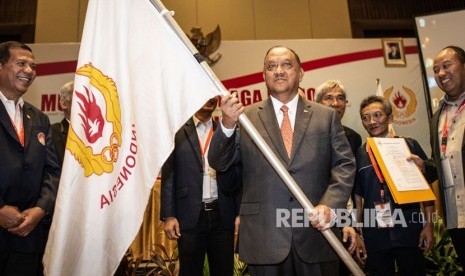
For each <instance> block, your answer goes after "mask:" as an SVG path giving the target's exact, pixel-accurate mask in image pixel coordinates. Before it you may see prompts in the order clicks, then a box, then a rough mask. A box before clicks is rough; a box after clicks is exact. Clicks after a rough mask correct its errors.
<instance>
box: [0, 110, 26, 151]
mask: <svg viewBox="0 0 465 276" xmlns="http://www.w3.org/2000/svg"><path fill="white" fill-rule="evenodd" d="M0 123H1V124H2V126H3V128H5V130H6V132H7V133H8V134H9V135H10V136H11V137H13V138H14V139H15V140H16V141H18V143H21V142H20V141H19V138H18V135H17V134H16V131H15V129H14V127H13V123H12V122H11V118H10V115H8V112H7V111H6V108H5V106H4V105H3V103H1V104H0Z"/></svg>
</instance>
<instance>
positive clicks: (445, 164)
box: [441, 157, 454, 188]
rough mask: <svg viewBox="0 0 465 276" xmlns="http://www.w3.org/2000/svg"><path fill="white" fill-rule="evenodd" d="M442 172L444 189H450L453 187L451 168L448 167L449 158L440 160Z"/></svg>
mask: <svg viewBox="0 0 465 276" xmlns="http://www.w3.org/2000/svg"><path fill="white" fill-rule="evenodd" d="M441 166H442V171H443V173H444V180H445V181H444V182H445V183H443V185H444V188H450V187H453V186H454V179H453V177H452V168H451V167H450V162H449V158H447V157H446V158H443V159H441Z"/></svg>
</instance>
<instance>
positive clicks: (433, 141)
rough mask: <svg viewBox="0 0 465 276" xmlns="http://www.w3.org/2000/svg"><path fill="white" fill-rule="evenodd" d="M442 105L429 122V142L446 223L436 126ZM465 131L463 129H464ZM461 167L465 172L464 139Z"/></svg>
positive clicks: (442, 177)
mask: <svg viewBox="0 0 465 276" xmlns="http://www.w3.org/2000/svg"><path fill="white" fill-rule="evenodd" d="M441 111H442V106H440V107H439V108H438V110H437V111H436V112H435V113H434V115H433V118H432V119H431V123H430V143H431V150H432V155H433V160H434V163H435V164H436V168H437V170H438V179H439V184H440V186H439V191H440V194H441V204H442V210H443V216H444V221H445V222H446V223H447V219H448V218H447V212H446V204H447V202H446V199H445V197H444V189H445V187H444V171H443V170H442V165H441V150H440V147H439V143H440V141H439V140H440V139H439V137H438V126H439V115H440V114H441ZM464 131H465V130H464ZM461 151H462V169H463V171H464V172H465V166H464V165H465V139H464V140H463V141H462V149H461ZM446 225H447V224H446Z"/></svg>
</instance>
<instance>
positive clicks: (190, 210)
mask: <svg viewBox="0 0 465 276" xmlns="http://www.w3.org/2000/svg"><path fill="white" fill-rule="evenodd" d="M217 102H218V99H217V98H212V99H210V100H209V101H208V102H207V103H206V104H205V105H204V106H203V107H202V108H201V109H200V110H199V111H197V113H195V115H194V116H193V117H192V118H191V119H189V120H188V121H187V122H186V124H185V125H184V126H183V127H182V128H181V129H180V130H179V131H178V132H177V133H176V136H175V148H174V151H173V153H172V154H171V155H170V157H169V158H168V160H167V161H166V162H165V164H164V165H163V168H162V173H161V210H160V218H161V219H162V220H163V221H164V230H165V234H166V236H167V237H168V238H170V239H177V241H178V249H179V259H180V275H181V276H183V275H198V276H201V275H202V273H203V266H204V260H205V254H207V256H208V262H209V265H210V275H219V276H223V275H224V276H227V275H231V276H232V274H233V265H234V233H235V232H237V229H235V227H236V228H237V227H238V225H237V224H238V217H237V215H238V213H239V204H240V202H239V201H240V196H241V195H240V191H239V190H238V189H237V188H236V187H239V186H240V185H238V184H237V183H236V181H240V179H239V178H238V177H237V178H236V177H235V176H236V169H238V168H239V167H233V168H232V169H231V170H229V171H228V172H225V173H217V172H216V171H215V170H213V169H212V168H211V167H210V166H209V162H208V159H207V156H208V150H209V145H210V141H211V138H212V135H213V130H214V128H216V125H217V124H216V122H213V120H212V117H211V115H212V112H213V111H214V110H215V108H216V105H217ZM238 173H239V172H238ZM235 221H236V226H235Z"/></svg>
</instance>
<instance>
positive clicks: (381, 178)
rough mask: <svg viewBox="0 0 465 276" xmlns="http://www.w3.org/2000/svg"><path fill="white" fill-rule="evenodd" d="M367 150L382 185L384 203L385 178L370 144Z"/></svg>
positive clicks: (380, 189) (381, 192)
mask: <svg viewBox="0 0 465 276" xmlns="http://www.w3.org/2000/svg"><path fill="white" fill-rule="evenodd" d="M366 150H367V153H368V156H369V157H370V161H371V165H372V166H373V170H375V173H376V176H377V177H378V180H379V183H380V188H379V194H380V196H381V200H382V201H383V202H384V176H383V174H382V173H381V170H380V169H379V166H378V163H376V159H375V157H374V156H373V151H372V150H371V148H370V145H369V144H368V143H366Z"/></svg>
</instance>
